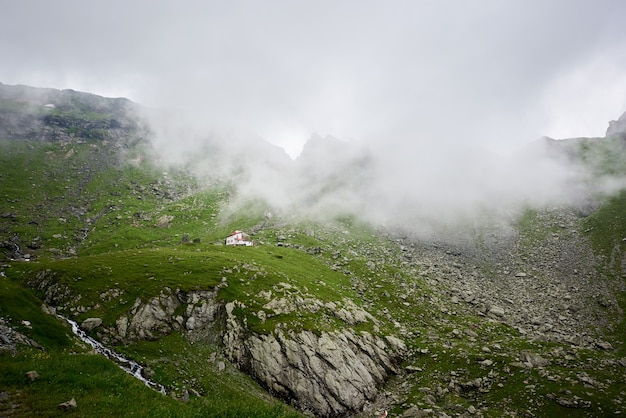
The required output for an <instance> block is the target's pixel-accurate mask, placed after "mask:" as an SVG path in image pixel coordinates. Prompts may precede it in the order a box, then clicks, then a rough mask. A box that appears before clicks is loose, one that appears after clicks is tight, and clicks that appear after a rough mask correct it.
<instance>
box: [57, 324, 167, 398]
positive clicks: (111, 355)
mask: <svg viewBox="0 0 626 418" xmlns="http://www.w3.org/2000/svg"><path fill="white" fill-rule="evenodd" d="M59 318H61V319H64V320H65V321H67V322H68V323H69V324H70V325H71V326H72V332H73V333H74V334H76V335H77V336H78V337H79V338H80V339H81V340H83V341H84V342H86V343H87V344H89V345H90V346H91V347H93V349H94V350H96V351H97V352H98V353H100V354H102V355H103V356H105V357H106V358H108V359H110V360H112V361H113V362H114V363H115V364H117V365H118V366H119V367H120V368H121V369H122V370H124V371H125V372H126V373H129V374H130V375H132V376H133V377H135V378H137V379H139V380H141V381H142V382H143V383H144V384H145V385H146V386H148V387H149V388H151V389H154V390H156V391H157V392H159V393H162V394H163V395H165V394H167V392H166V390H165V386H163V385H161V384H159V383H156V382H153V381H152V380H149V379H146V378H145V377H144V376H143V375H142V374H141V371H142V370H143V366H141V365H139V364H138V363H136V362H134V361H133V360H129V359H127V358H126V357H124V356H123V355H121V354H119V353H116V352H115V351H113V350H111V349H110V348H108V347H105V346H104V345H102V344H101V343H100V342H99V341H97V340H95V339H93V338H91V337H90V336H89V335H87V333H86V332H85V331H83V330H82V329H80V327H79V326H78V324H77V323H76V322H75V321H72V320H71V319H69V318H66V317H64V316H61V315H59Z"/></svg>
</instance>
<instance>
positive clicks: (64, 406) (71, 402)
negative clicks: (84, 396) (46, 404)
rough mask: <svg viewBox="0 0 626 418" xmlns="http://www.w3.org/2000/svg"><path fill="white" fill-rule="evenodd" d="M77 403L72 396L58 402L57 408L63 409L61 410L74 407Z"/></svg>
mask: <svg viewBox="0 0 626 418" xmlns="http://www.w3.org/2000/svg"><path fill="white" fill-rule="evenodd" d="M76 407H77V405H76V399H74V398H72V399H70V400H69V401H67V402H63V403H60V404H59V405H58V408H59V409H63V410H70V409H76Z"/></svg>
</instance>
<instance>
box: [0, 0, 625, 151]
mask: <svg viewBox="0 0 626 418" xmlns="http://www.w3.org/2000/svg"><path fill="white" fill-rule="evenodd" d="M0 6H1V8H0V9H1V10H2V15H1V16H2V17H1V19H2V24H1V25H0V56H1V57H2V64H1V65H0V82H3V83H5V84H28V85H34V86H40V87H55V88H71V89H75V90H81V91H88V92H93V93H96V94H101V95H106V96H116V97H117V96H125V97H128V98H130V99H132V100H134V101H136V102H140V103H142V104H144V105H147V106H150V107H155V108H167V109H173V110H177V111H180V112H181V113H183V114H185V115H187V116H190V117H191V118H190V119H193V120H196V121H201V123H202V126H204V127H210V126H220V127H226V128H235V129H241V130H247V131H250V132H255V133H258V134H259V135H261V136H262V137H263V138H265V139H266V140H268V141H270V142H273V143H275V144H279V145H281V146H283V147H284V148H285V149H286V150H287V151H288V152H289V153H290V154H291V155H296V154H297V153H298V152H299V151H300V148H301V146H302V144H303V143H304V142H305V141H306V139H307V138H309V136H310V135H311V134H312V133H313V132H317V133H320V134H322V135H325V134H332V135H334V136H337V137H339V138H342V139H346V140H352V139H356V140H361V139H368V138H385V137H389V138H396V142H398V141H399V142H400V143H401V142H402V141H422V142H430V141H432V142H433V143H435V142H437V143H441V142H442V141H444V142H445V141H466V142H468V143H476V144H483V145H486V146H489V147H492V148H493V149H506V148H507V147H510V146H518V145H520V144H523V143H526V142H529V141H532V140H533V139H535V138H537V137H539V136H541V135H548V136H551V137H555V138H563V137H571V136H601V135H603V134H604V131H605V130H606V127H607V125H608V121H609V120H611V119H617V118H618V117H619V116H620V115H621V113H622V112H624V111H625V110H626V25H625V24H624V17H626V2H624V1H621V0H613V1H611V0H593V1H592V0H587V1H582V0H475V1H463V0H455V1H448V0H432V1H430V0H412V1H393V0H392V1H356V0H355V1H349V0H346V1H342V0H338V1H324V0H321V1H320V0H315V1H308V0H303V1H283V0H272V1H270V0H266V1H261V0H258V1H239V0H235V1H177V2H165V1H163V2H154V1H129V0H125V1H117V0H114V1H106V2H95V1H81V0H76V1H70V0H57V1H34V0H20V1H12V0H0ZM397 138H400V139H397Z"/></svg>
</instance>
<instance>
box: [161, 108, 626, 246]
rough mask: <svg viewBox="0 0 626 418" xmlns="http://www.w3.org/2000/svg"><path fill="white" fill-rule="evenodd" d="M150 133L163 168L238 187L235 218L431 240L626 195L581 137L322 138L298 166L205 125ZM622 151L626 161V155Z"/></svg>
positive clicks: (168, 123)
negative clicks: (262, 216)
mask: <svg viewBox="0 0 626 418" xmlns="http://www.w3.org/2000/svg"><path fill="white" fill-rule="evenodd" d="M622 119H624V118H622ZM151 126H152V127H153V128H154V129H153V136H152V140H153V142H152V143H153V145H154V146H155V148H156V149H157V150H158V151H159V155H160V156H161V159H162V161H163V162H166V163H168V164H175V165H177V166H178V167H184V168H186V169H187V170H189V171H190V172H191V173H193V174H194V175H197V176H198V178H200V179H201V180H202V181H204V182H205V184H206V185H207V186H209V185H215V184H219V183H223V182H229V183H230V184H233V185H235V189H236V191H235V194H234V196H233V199H232V200H231V202H230V204H231V205H232V207H230V208H226V209H225V210H226V211H227V212H229V211H231V210H234V208H236V207H239V206H240V205H242V204H244V203H245V202H249V201H251V200H258V199H260V200H262V201H264V202H265V203H266V204H267V205H268V207H269V208H270V210H271V212H272V213H274V214H277V215H280V216H281V217H283V218H287V219H289V218H292V219H293V218H297V219H301V218H307V219H313V220H327V219H332V218H334V217H336V216H339V215H355V216H357V217H358V218H360V219H362V220H364V221H367V222H370V223H371V224H372V225H375V226H382V227H387V228H399V229H402V230H404V231H406V232H410V233H413V234H416V235H417V236H420V237H423V238H430V237H432V236H439V237H440V234H441V233H442V231H443V230H445V229H454V228H456V229H458V228H459V227H461V228H464V229H465V230H467V231H469V230H470V229H472V228H476V227H478V228H483V227H485V228H489V227H496V228H508V227H510V226H511V225H512V223H514V222H515V221H516V220H517V218H518V217H519V215H520V214H521V213H522V212H523V211H524V210H526V209H535V210H544V209H551V208H555V207H564V206H567V207H570V208H572V209H574V210H576V211H578V213H579V214H580V215H581V216H582V215H587V214H589V211H590V208H591V207H595V206H594V205H596V204H597V202H599V201H600V200H601V199H603V198H604V197H606V196H608V195H609V194H611V193H614V192H616V191H618V190H621V189H623V188H624V187H626V178H624V177H615V176H606V175H604V176H602V175H598V173H597V172H595V171H594V170H595V168H596V167H595V165H596V164H601V161H600V160H598V161H596V162H594V161H591V160H588V161H586V163H585V164H583V162H582V160H580V158H577V157H575V152H574V151H573V150H576V149H579V147H580V141H581V139H567V140H554V139H551V138H547V137H543V138H537V139H535V140H532V141H528V143H526V144H524V145H523V146H521V147H519V148H517V149H514V150H511V151H510V152H508V153H502V152H494V151H492V150H490V149H488V148H486V147H483V146H476V145H474V144H471V143H466V142H464V141H463V140H462V139H459V140H454V141H453V140H450V141H438V142H432V141H429V140H428V139H423V138H420V137H419V136H406V135H405V136H400V137H399V136H393V135H394V133H393V132H392V133H390V134H389V135H388V136H384V135H383V136H380V137H372V138H369V139H367V140H342V139H339V138H335V137H332V136H330V135H327V136H322V135H319V134H314V135H312V136H311V137H310V138H309V139H308V141H307V142H306V144H305V145H304V148H303V151H302V153H301V154H300V156H299V157H298V158H296V159H295V160H293V159H291V158H290V157H289V156H288V155H287V154H286V153H285V152H284V150H282V149H280V148H279V147H277V146H275V145H273V144H270V143H269V142H267V141H265V140H264V139H263V138H261V137H260V136H258V135H256V134H254V133H251V132H244V131H239V132H236V131H233V130H215V129H214V130H212V131H208V130H206V129H203V130H201V131H199V132H192V131H190V129H191V128H190V126H197V125H190V124H187V123H185V121H183V120H177V121H174V120H172V119H168V118H164V117H157V118H152V119H151ZM607 126H608V124H607ZM177 127H178V128H177ZM605 128H606V127H605ZM177 129H178V130H177ZM395 134H396V135H397V132H396V133H395ZM502 134H503V135H506V134H507V133H506V132H503V133H502ZM178 138H180V140H178ZM173 140H174V141H173ZM588 141H596V142H598V141H603V139H601V138H592V139H588ZM172 143H175V144H176V147H172V146H171V144H172ZM615 151H616V152H621V153H622V154H623V153H624V147H623V146H622V147H621V148H617V149H616V150H615Z"/></svg>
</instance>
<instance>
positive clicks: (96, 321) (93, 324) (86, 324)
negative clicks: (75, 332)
mask: <svg viewBox="0 0 626 418" xmlns="http://www.w3.org/2000/svg"><path fill="white" fill-rule="evenodd" d="M100 325H102V319H101V318H87V319H85V320H84V321H83V322H82V323H81V324H80V327H81V328H82V329H84V330H85V331H91V330H92V329H94V328H97V327H99V326H100Z"/></svg>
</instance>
